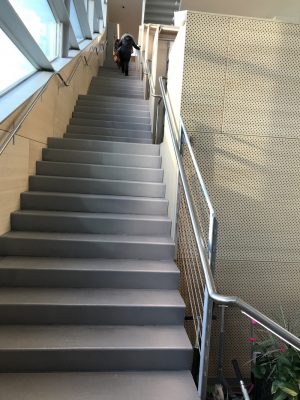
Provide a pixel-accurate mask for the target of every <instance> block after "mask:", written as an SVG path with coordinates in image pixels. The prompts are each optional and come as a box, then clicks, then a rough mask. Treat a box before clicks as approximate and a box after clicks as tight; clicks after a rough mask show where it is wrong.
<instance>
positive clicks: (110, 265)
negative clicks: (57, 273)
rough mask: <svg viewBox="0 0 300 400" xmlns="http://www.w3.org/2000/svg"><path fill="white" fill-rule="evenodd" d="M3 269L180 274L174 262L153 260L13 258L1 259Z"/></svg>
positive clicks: (0, 266) (0, 265) (0, 264)
mask: <svg viewBox="0 0 300 400" xmlns="http://www.w3.org/2000/svg"><path fill="white" fill-rule="evenodd" d="M1 269H25V270H26V269H35V270H39V269H41V270H48V269H50V270H56V269H58V270H74V271H116V272H124V271H136V272H143V273H148V272H168V273H175V274H179V270H178V268H177V266H176V264H175V263H174V262H173V261H152V260H143V261H141V260H126V259H124V260H114V259H105V258H95V259H92V258H91V259H89V258H88V259H78V258H64V259H63V258H50V257H13V256H7V257H3V258H2V259H0V270H1Z"/></svg>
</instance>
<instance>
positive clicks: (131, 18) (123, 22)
mask: <svg viewBox="0 0 300 400" xmlns="http://www.w3.org/2000/svg"><path fill="white" fill-rule="evenodd" d="M123 6H124V8H123ZM108 20H109V21H110V22H115V23H117V24H120V36H122V35H123V33H126V32H129V33H131V34H132V35H133V36H134V37H135V39H136V41H137V40H138V35H139V25H140V23H141V20H142V0H112V1H108Z"/></svg>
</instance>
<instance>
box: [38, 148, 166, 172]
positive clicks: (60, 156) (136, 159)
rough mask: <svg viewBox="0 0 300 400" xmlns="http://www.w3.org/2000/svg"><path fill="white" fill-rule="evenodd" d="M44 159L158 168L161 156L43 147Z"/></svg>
mask: <svg viewBox="0 0 300 400" xmlns="http://www.w3.org/2000/svg"><path fill="white" fill-rule="evenodd" d="M43 160H44V161H61V162H72V163H83V164H98V165H114V166H124V167H137V168H160V167H161V156H151V155H148V156H146V155H135V154H130V157H129V156H128V154H120V153H111V152H108V153H105V152H95V151H82V150H81V149H80V150H70V149H69V150H68V149H46V148H44V149H43Z"/></svg>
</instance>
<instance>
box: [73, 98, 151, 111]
mask: <svg viewBox="0 0 300 400" xmlns="http://www.w3.org/2000/svg"><path fill="white" fill-rule="evenodd" d="M129 100H130V99H129ZM78 105H80V106H88V107H97V108H98V110H101V109H102V108H103V109H105V108H110V109H111V108H114V109H115V110H117V111H126V112H133V111H134V112H137V111H139V112H140V111H144V112H149V104H144V103H142V104H141V103H140V100H139V101H137V102H136V103H132V102H128V103H127V102H124V101H123V98H121V97H111V98H110V100H107V99H106V98H105V99H103V98H102V97H101V96H88V95H86V97H83V98H81V97H79V98H78V100H77V102H76V106H78Z"/></svg>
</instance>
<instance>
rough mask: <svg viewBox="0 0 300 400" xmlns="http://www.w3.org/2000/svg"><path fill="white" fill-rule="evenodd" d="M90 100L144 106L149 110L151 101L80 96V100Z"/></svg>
mask: <svg viewBox="0 0 300 400" xmlns="http://www.w3.org/2000/svg"><path fill="white" fill-rule="evenodd" d="M82 99H85V100H89V99H95V100H104V101H108V102H116V103H125V104H128V103H130V104H132V105H133V106H134V105H135V104H137V105H142V106H146V107H148V109H149V101H148V100H144V99H134V98H128V99H126V98H124V97H123V98H121V97H118V96H106V95H104V94H85V95H79V96H78V100H82Z"/></svg>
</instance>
